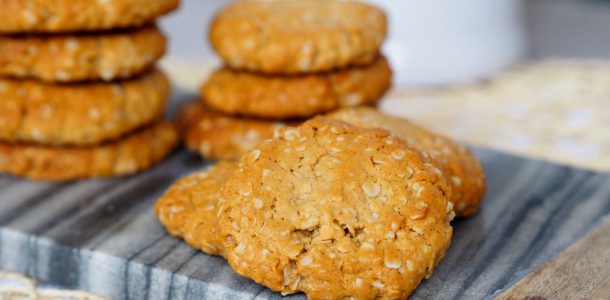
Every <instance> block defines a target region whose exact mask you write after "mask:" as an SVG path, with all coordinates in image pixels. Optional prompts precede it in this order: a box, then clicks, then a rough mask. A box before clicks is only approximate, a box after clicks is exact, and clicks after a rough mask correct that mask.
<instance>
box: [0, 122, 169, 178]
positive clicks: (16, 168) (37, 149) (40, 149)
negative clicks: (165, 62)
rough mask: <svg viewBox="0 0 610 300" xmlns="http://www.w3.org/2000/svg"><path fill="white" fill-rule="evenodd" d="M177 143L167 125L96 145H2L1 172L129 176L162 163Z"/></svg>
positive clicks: (39, 175) (33, 175)
mask: <svg viewBox="0 0 610 300" xmlns="http://www.w3.org/2000/svg"><path fill="white" fill-rule="evenodd" d="M177 143H178V132H177V130H176V128H175V127H174V125H173V124H171V123H167V122H158V123H156V124H153V125H151V126H150V127H147V128H143V129H141V130H139V131H137V132H134V133H131V134H129V135H127V136H124V137H122V138H121V139H118V140H115V141H111V142H106V143H104V144H101V145H94V146H86V147H53V146H39V145H29V144H7V143H0V173H8V174H12V175H16V176H23V177H28V178H32V179H42V180H50V181H67V180H75V179H83V178H91V177H107V176H123V175H129V174H133V173H136V172H139V171H142V170H144V169H147V168H149V167H151V166H152V165H153V164H155V163H157V162H159V161H160V160H162V159H163V158H165V157H166V156H167V155H169V154H170V152H171V151H172V150H173V149H174V148H175V147H176V145H177Z"/></svg>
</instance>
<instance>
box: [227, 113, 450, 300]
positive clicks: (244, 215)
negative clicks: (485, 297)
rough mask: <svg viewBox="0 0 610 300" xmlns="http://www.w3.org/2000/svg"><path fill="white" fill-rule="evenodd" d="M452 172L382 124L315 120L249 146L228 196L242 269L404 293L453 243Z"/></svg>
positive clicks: (329, 285) (350, 289) (345, 294)
mask: <svg viewBox="0 0 610 300" xmlns="http://www.w3.org/2000/svg"><path fill="white" fill-rule="evenodd" d="M450 192H451V191H450V189H449V188H448V187H447V183H446V181H445V178H444V177H443V175H442V173H441V172H440V171H439V170H438V169H437V168H436V167H435V166H434V165H433V164H432V161H431V160H429V159H427V158H426V157H425V156H423V155H422V154H421V153H420V152H419V151H418V150H415V149H414V148H410V147H409V146H408V145H407V144H406V143H405V142H404V141H403V140H401V139H400V138H397V137H396V136H394V135H393V134H391V133H389V132H388V131H385V130H382V129H365V128H360V127H355V126H352V125H348V124H347V123H344V122H342V121H338V120H331V119H324V118H315V119H313V120H310V121H307V122H305V123H304V124H303V125H301V126H299V127H286V128H284V129H281V130H280V131H279V132H278V135H277V137H276V138H274V139H270V140H267V141H265V142H263V143H262V144H260V145H259V146H258V147H257V148H256V149H255V150H252V151H251V152H250V153H248V154H245V155H244V156H243V157H242V158H241V160H240V166H239V168H237V169H236V170H235V171H234V172H233V173H232V174H231V176H230V177H229V179H228V180H227V182H226V184H225V185H224V187H223V190H222V192H221V196H222V197H223V198H224V199H225V201H226V202H225V205H224V207H223V208H222V209H221V210H220V213H219V216H220V222H219V226H220V232H221V237H222V241H223V247H224V248H225V251H226V258H227V260H228V261H229V263H230V265H231V267H233V269H234V270H235V271H236V272H237V273H239V274H241V275H243V276H246V277H249V278H252V279H253V280H254V281H256V282H258V283H260V284H263V285H266V286H268V287H269V288H271V289H273V290H276V291H281V292H282V293H284V294H287V293H294V292H297V291H303V292H305V293H306V294H307V296H308V297H309V298H310V299H322V298H324V299H348V298H350V297H354V298H356V299H377V298H379V299H390V298H391V299H404V298H406V297H407V296H408V295H409V294H410V293H411V292H412V291H413V290H414V289H415V287H416V286H417V285H418V284H419V283H420V281H421V280H423V279H424V278H426V277H428V276H430V275H431V273H432V271H433V270H434V268H435V266H436V264H437V263H438V262H439V261H440V260H441V259H442V258H443V256H444V254H445V251H446V249H447V247H448V246H449V244H450V239H451V235H452V228H451V226H450V224H449V222H450V221H451V219H452V218H453V209H452V206H451V202H449V201H448V200H447V198H448V197H447V195H448V194H449V193H450Z"/></svg>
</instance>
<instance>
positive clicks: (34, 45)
mask: <svg viewBox="0 0 610 300" xmlns="http://www.w3.org/2000/svg"><path fill="white" fill-rule="evenodd" d="M164 53H165V37H164V36H163V34H162V33H161V32H160V31H159V29H158V28H157V27H156V26H146V27H143V28H138V29H129V30H121V31H112V32H101V33H82V34H57V35H5V36H0V76H3V77H13V78H35V79H38V80H42V81H46V82H77V81H86V80H105V81H110V80H115V79H121V78H129V77H133V76H136V75H139V74H141V73H142V72H144V71H146V70H148V69H150V67H152V66H153V65H154V63H155V62H156V61H157V60H158V59H159V58H160V57H161V56H162V55H163V54H164Z"/></svg>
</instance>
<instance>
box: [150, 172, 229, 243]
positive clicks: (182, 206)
mask: <svg viewBox="0 0 610 300" xmlns="http://www.w3.org/2000/svg"><path fill="white" fill-rule="evenodd" d="M236 168H237V162H229V161H220V162H218V163H217V164H215V165H213V166H211V167H209V168H208V169H207V170H204V171H201V172H195V173H193V174H190V175H187V176H184V177H182V178H180V179H179V180H178V181H176V182H175V183H174V184H173V185H172V186H171V187H170V188H169V189H168V190H167V191H166V192H165V194H163V196H162V197H161V198H160V199H159V200H158V201H157V203H156V204H155V211H156V213H157V216H158V217H159V220H161V223H163V225H164V226H165V228H167V231H169V232H170V233H171V234H172V235H174V236H176V237H179V238H183V239H184V240H185V241H186V242H187V243H188V244H189V245H191V246H193V247H195V248H197V249H201V250H203V251H205V252H206V253H208V254H212V255H224V252H223V249H222V242H221V241H220V240H219V238H218V236H219V234H218V232H217V227H218V226H217V225H218V224H217V220H218V219H217V215H218V208H219V207H221V206H222V204H223V200H222V199H221V198H220V190H221V188H222V186H223V185H224V183H225V182H226V181H227V179H228V178H229V175H230V174H231V172H232V171H233V170H235V169H236Z"/></svg>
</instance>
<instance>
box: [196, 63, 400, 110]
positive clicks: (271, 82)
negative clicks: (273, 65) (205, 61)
mask: <svg viewBox="0 0 610 300" xmlns="http://www.w3.org/2000/svg"><path fill="white" fill-rule="evenodd" d="M391 84H392V70H391V69H390V66H389V64H388V62H387V60H386V59H385V58H384V57H383V56H380V57H378V58H377V59H376V60H375V61H374V62H373V63H371V64H370V65H366V66H360V67H351V68H348V69H344V70H340V71H332V72H328V73H318V74H309V75H296V76H266V75H261V74H255V73H250V72H244V71H234V70H231V69H228V68H222V69H219V70H217V71H215V72H214V73H212V75H211V76H210V78H209V79H208V81H207V82H206V83H205V84H204V85H203V87H202V88H201V98H202V99H203V101H204V102H205V103H206V104H207V105H208V106H210V107H211V108H213V109H215V110H218V111H221V112H224V113H227V114H238V115H243V116H252V117H260V118H274V119H285V118H297V117H310V116H313V115H315V114H317V113H324V112H328V111H331V110H334V109H337V108H340V107H352V106H359V105H373V104H375V103H377V102H378V101H379V99H380V98H381V97H382V96H383V94H384V93H385V92H386V91H387V90H388V89H389V88H390V86H391Z"/></svg>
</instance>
